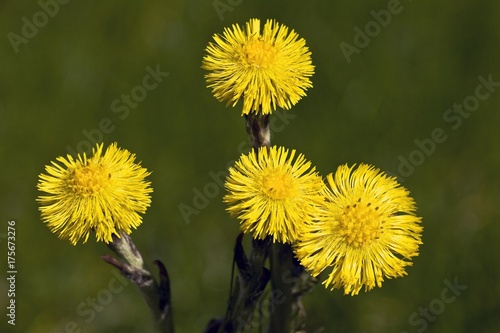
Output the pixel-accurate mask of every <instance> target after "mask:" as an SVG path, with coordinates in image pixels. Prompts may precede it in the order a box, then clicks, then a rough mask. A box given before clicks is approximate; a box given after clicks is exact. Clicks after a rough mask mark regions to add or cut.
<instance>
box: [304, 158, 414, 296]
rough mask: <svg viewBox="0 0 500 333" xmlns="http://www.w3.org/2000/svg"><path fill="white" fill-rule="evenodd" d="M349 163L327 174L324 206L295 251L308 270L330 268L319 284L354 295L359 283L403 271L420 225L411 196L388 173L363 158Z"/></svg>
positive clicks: (367, 283)
mask: <svg viewBox="0 0 500 333" xmlns="http://www.w3.org/2000/svg"><path fill="white" fill-rule="evenodd" d="M353 169H354V166H353V167H350V168H349V167H348V166H347V165H343V166H340V167H339V168H338V169H337V172H336V173H335V178H334V177H333V176H332V174H329V175H328V176H327V179H328V183H329V185H330V188H331V189H329V188H327V189H326V191H325V194H326V198H327V200H326V201H325V205H324V208H323V210H322V212H321V213H320V214H319V216H318V219H317V221H316V222H315V223H314V224H311V225H307V226H306V229H307V231H306V232H305V233H304V234H303V235H302V236H301V240H300V242H298V244H297V247H296V249H295V252H296V254H297V257H298V258H299V260H300V262H301V264H302V265H303V266H304V267H306V269H308V270H310V271H311V273H312V275H313V276H317V275H318V274H320V273H321V272H322V271H323V270H325V269H327V268H331V271H330V274H329V276H328V278H327V279H326V280H325V281H324V282H323V284H324V285H325V287H328V286H330V285H331V289H332V290H333V289H335V288H341V287H344V293H345V294H349V293H350V294H351V295H357V294H358V293H359V291H360V289H361V288H362V287H363V286H364V287H365V291H368V290H370V289H372V288H373V287H375V286H378V287H381V285H382V282H383V281H384V277H386V278H393V277H399V276H403V275H406V272H405V267H406V266H411V265H412V262H411V261H410V259H411V258H412V257H414V256H417V255H418V248H419V245H420V244H422V242H421V233H422V226H421V225H420V222H421V218H420V217H417V216H415V211H416V207H415V202H414V201H413V199H412V198H411V197H410V196H409V192H408V191H407V190H406V189H405V188H404V187H402V186H400V185H399V183H398V182H397V181H396V179H395V178H394V177H389V176H387V175H385V174H384V173H381V172H380V170H378V169H375V168H374V167H372V166H369V165H366V164H361V165H359V167H358V168H357V169H355V170H353Z"/></svg>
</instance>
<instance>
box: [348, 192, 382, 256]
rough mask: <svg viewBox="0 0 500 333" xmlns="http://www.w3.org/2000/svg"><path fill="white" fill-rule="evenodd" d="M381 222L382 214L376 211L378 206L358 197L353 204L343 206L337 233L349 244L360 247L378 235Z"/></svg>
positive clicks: (380, 230)
mask: <svg viewBox="0 0 500 333" xmlns="http://www.w3.org/2000/svg"><path fill="white" fill-rule="evenodd" d="M381 224H382V214H380V213H379V212H378V207H374V206H372V204H371V203H370V202H368V203H364V202H361V198H360V199H358V201H357V202H356V203H355V204H353V205H349V206H346V207H344V214H342V216H341V218H340V230H339V233H340V235H342V236H344V238H345V240H346V241H347V243H348V244H349V245H353V246H355V247H360V246H362V245H368V244H370V243H371V242H372V241H374V240H376V239H378V238H379V237H380V234H381V233H382V227H381Z"/></svg>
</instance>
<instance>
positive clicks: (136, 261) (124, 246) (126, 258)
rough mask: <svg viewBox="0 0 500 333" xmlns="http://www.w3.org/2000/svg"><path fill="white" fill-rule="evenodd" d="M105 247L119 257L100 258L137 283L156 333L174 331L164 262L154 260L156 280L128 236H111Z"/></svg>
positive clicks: (105, 256) (171, 332)
mask: <svg viewBox="0 0 500 333" xmlns="http://www.w3.org/2000/svg"><path fill="white" fill-rule="evenodd" d="M108 247H109V248H110V249H111V250H112V251H113V252H115V253H116V254H117V255H118V259H117V258H114V257H112V256H109V255H104V256H103V257H102V259H103V260H104V261H105V262H107V263H108V264H110V265H112V266H114V267H116V268H118V269H119V270H120V272H121V273H122V275H123V276H124V277H125V278H127V279H128V280H130V281H131V282H133V283H134V284H135V285H136V286H137V288H138V289H139V292H140V293H141V295H142V297H143V298H144V300H145V301H146V304H147V305H148V307H149V310H150V312H151V315H152V317H153V322H154V329H155V333H173V332H174V325H173V320H172V308H171V304H170V281H169V277H168V273H167V270H166V269H165V266H164V265H163V263H162V262H161V261H159V260H155V264H156V265H157V266H158V270H159V274H160V277H159V280H158V281H156V280H155V279H154V278H153V275H152V274H151V272H150V271H149V269H148V268H147V267H146V265H145V263H144V260H143V259H142V255H141V253H140V252H139V251H138V250H137V247H136V246H135V244H134V242H133V241H132V238H131V237H130V236H129V235H127V234H126V233H124V232H121V233H120V235H119V237H118V236H116V235H113V241H112V242H110V243H108Z"/></svg>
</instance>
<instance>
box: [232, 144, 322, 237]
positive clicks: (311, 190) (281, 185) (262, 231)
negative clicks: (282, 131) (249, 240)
mask: <svg viewBox="0 0 500 333" xmlns="http://www.w3.org/2000/svg"><path fill="white" fill-rule="evenodd" d="M294 157H295V150H292V151H291V153H289V152H288V150H286V149H285V148H283V147H279V148H278V147H276V146H274V147H271V148H266V147H263V148H260V149H259V150H258V152H256V151H255V150H252V152H250V153H249V154H247V155H242V156H241V157H240V159H239V160H238V161H237V162H236V163H235V165H234V167H231V168H229V175H228V177H227V179H226V184H225V186H226V189H227V191H228V194H227V195H225V196H224V201H225V202H226V203H228V205H229V207H228V208H227V211H228V212H229V213H230V214H231V215H232V216H237V218H238V219H239V220H240V227H241V229H242V230H243V232H245V233H251V234H252V236H253V237H254V238H257V239H264V238H266V237H267V236H271V237H272V239H273V241H278V242H282V243H286V242H288V243H293V242H294V241H295V240H296V239H297V237H298V235H299V234H300V233H301V232H302V229H303V228H304V225H305V224H307V223H310V222H311V220H312V217H313V216H314V215H315V214H316V213H317V207H318V206H319V205H320V204H322V203H323V200H324V198H323V196H322V194H321V192H322V189H323V187H324V183H323V180H322V179H321V177H320V176H319V175H318V174H317V172H315V168H314V167H311V163H310V162H308V161H306V159H305V158H304V156H303V155H302V154H299V155H298V156H297V158H296V159H295V161H294Z"/></svg>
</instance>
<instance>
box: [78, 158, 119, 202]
mask: <svg viewBox="0 0 500 333" xmlns="http://www.w3.org/2000/svg"><path fill="white" fill-rule="evenodd" d="M110 178H111V174H110V173H108V172H107V170H106V168H105V167H104V166H103V165H101V164H98V163H95V162H92V161H87V165H85V166H81V167H79V168H77V169H75V170H74V171H73V175H72V177H71V179H70V187H71V188H72V190H73V191H74V192H75V193H77V194H80V195H83V196H89V195H93V194H96V193H97V192H99V191H100V190H101V188H103V187H105V186H106V185H107V184H108V183H109V179H110Z"/></svg>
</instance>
